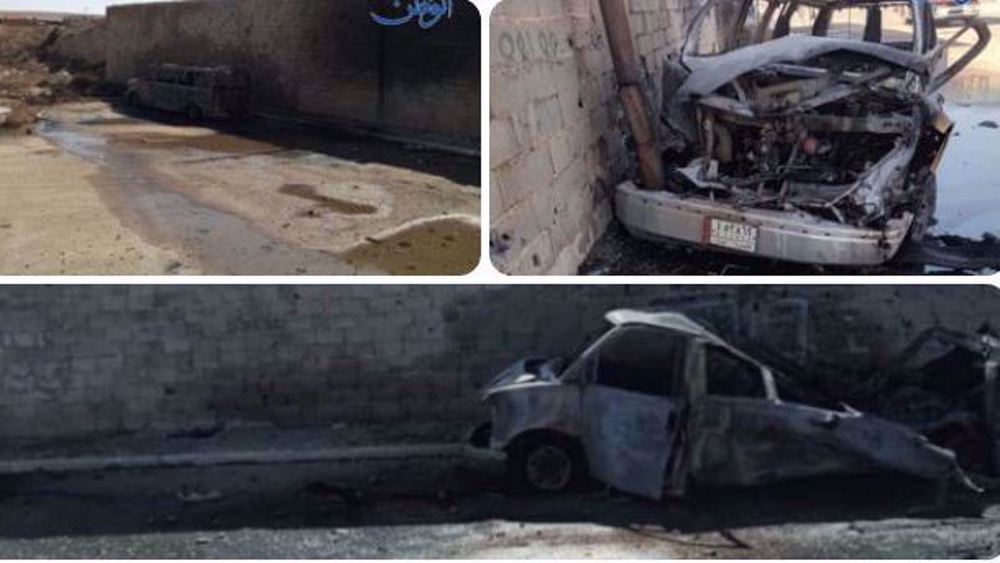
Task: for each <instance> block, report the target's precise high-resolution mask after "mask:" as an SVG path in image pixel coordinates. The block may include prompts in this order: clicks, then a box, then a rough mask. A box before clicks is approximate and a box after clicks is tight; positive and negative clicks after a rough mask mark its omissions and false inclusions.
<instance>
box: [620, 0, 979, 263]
mask: <svg viewBox="0 0 1000 563" xmlns="http://www.w3.org/2000/svg"><path fill="white" fill-rule="evenodd" d="M961 23H962V27H961V28H959V29H958V30H957V31H956V32H955V33H954V35H953V36H951V37H950V38H949V39H948V40H944V41H942V40H939V39H938V34H937V28H936V25H935V21H934V15H933V13H932V10H931V6H930V5H929V4H928V3H927V2H926V1H925V0H906V1H902V0H891V1H886V0H867V1H865V0H742V1H739V2H732V1H731V0H730V1H727V0H709V1H708V2H707V3H706V4H705V5H704V6H703V7H702V8H701V10H700V11H699V12H698V14H697V16H696V17H695V18H694V20H693V22H692V24H691V26H690V28H689V30H688V35H687V39H686V42H685V45H684V47H683V49H682V52H681V53H680V55H679V56H677V57H671V58H670V60H668V61H667V62H666V65H665V68H664V78H663V108H662V111H661V121H663V122H664V124H665V126H666V127H665V129H666V130H667V132H668V139H666V140H665V142H664V146H665V147H666V150H665V151H664V154H665V164H666V186H665V188H664V189H658V190H651V189H640V187H638V186H637V185H636V184H635V183H633V182H625V183H623V184H621V185H620V186H618V188H617V190H616V195H615V211H616V215H617V217H618V219H619V220H620V222H621V223H622V224H623V225H624V226H625V228H626V229H627V230H628V231H629V232H630V233H631V234H632V235H633V236H636V237H640V238H645V239H651V240H657V241H665V242H674V243H685V244H694V245H701V246H705V247H708V248H711V249H714V250H720V251H724V252H734V253H741V254H748V255H755V256H761V257H765V258H771V259H778V260H784V261H790V262H799V263H809V264H820V265H851V266H865V265H879V264H883V263H885V262H887V261H889V260H890V259H892V258H893V257H894V256H895V255H896V254H897V252H898V251H899V249H900V247H901V246H902V245H903V243H904V241H906V240H907V238H908V237H909V239H912V240H915V241H920V240H921V239H922V238H923V237H924V235H925V234H926V233H927V230H928V228H929V227H930V226H931V224H932V220H933V213H934V208H935V206H936V201H937V182H936V171H937V168H938V164H939V163H940V159H941V156H942V154H943V152H944V150H945V148H946V146H947V142H948V139H949V137H950V135H951V133H952V129H953V123H952V122H951V121H950V120H949V118H948V117H947V116H946V115H945V113H944V111H943V109H942V104H943V98H942V96H941V95H940V94H939V90H940V89H941V87H942V86H943V85H944V84H945V83H946V82H948V81H949V80H950V79H951V78H953V77H954V76H955V75H956V74H957V73H958V72H960V71H961V70H962V69H963V68H965V67H966V66H967V65H968V64H969V63H970V62H971V61H972V60H973V59H975V58H976V57H977V56H978V55H979V54H980V53H981V52H982V51H983V49H985V47H986V45H987V44H988V42H989V40H990V32H989V29H988V28H987V27H986V25H985V24H984V23H983V22H981V21H979V20H977V19H974V18H967V19H962V20H961ZM716 30H717V31H716ZM972 35H975V36H976V38H975V41H971V42H969V43H968V44H966V43H962V42H961V41H964V39H966V38H968V37H969V36H972ZM960 45H962V46H965V45H971V46H968V47H967V49H966V50H965V51H964V52H961V55H960V56H958V57H956V58H955V60H953V61H948V60H947V59H948V58H949V57H950V56H953V55H954V51H955V50H956V49H958V50H960V48H959V46H960Z"/></svg>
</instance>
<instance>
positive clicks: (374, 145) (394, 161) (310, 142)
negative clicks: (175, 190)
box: [112, 100, 480, 186]
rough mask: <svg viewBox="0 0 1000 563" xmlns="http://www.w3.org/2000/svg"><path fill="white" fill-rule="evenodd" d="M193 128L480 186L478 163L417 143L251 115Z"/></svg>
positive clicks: (135, 111)
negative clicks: (420, 145)
mask: <svg viewBox="0 0 1000 563" xmlns="http://www.w3.org/2000/svg"><path fill="white" fill-rule="evenodd" d="M112 104H113V107H114V109H115V111H117V112H120V113H121V114H123V115H126V116H128V117H130V118H135V119H142V120H145V121H153V122H157V123H161V124H164V125H172V126H185V125H192V123H191V122H190V121H189V120H187V119H186V118H185V117H183V116H180V115H176V114H172V113H167V112H162V111H157V110H152V109H145V108H136V107H133V106H129V105H127V104H125V103H122V102H120V101H115V100H112ZM197 125H203V126H207V127H211V128H212V129H215V130H216V131H218V132H220V133H224V134H229V135H233V136H237V137H241V138H244V139H250V140H253V141H258V142H261V143H267V144H271V145H276V146H279V147H283V148H285V149H288V150H303V151H309V152H315V153H319V154H325V155H327V156H332V157H334V158H340V159H344V160H350V161H352V162H357V163H361V164H382V165H386V166H393V167H398V168H406V169H409V170H416V171H418V172H422V173H425V174H431V175H434V176H440V177H443V178H447V179H449V180H451V181H453V182H456V183H458V184H462V185H466V186H479V184H480V169H479V158H477V157H473V156H466V155H461V154H455V153H449V152H444V151H441V150H434V149H422V148H418V143H414V144H413V145H406V144H403V143H401V142H394V141H387V140H383V139H378V138H374V137H371V136H365V135H362V134H359V133H353V132H349V131H345V130H342V129H338V128H336V127H334V126H327V125H320V124H308V123H303V122H292V121H281V120H278V119H271V118H262V117H254V116H249V117H246V118H243V119H241V120H224V119H210V120H205V121H204V122H201V123H197Z"/></svg>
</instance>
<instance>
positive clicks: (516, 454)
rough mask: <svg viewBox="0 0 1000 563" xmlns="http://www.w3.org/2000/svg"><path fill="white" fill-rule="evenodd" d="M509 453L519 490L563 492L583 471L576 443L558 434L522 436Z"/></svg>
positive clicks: (581, 456)
mask: <svg viewBox="0 0 1000 563" xmlns="http://www.w3.org/2000/svg"><path fill="white" fill-rule="evenodd" d="M508 456H509V457H508V460H507V463H508V470H509V473H510V477H511V481H512V483H513V484H514V485H515V486H516V487H517V488H518V489H519V490H521V491H527V492H533V493H541V494H556V493H562V492H565V491H568V490H571V489H573V488H574V487H575V486H576V485H578V484H579V483H580V482H581V481H582V479H583V477H584V474H585V472H586V469H585V466H584V463H583V455H582V452H581V450H580V448H579V446H578V445H577V444H576V443H575V442H574V441H572V440H570V439H568V438H564V437H561V436H556V435H546V436H539V437H532V438H528V439H525V440H522V441H520V442H519V443H517V444H515V445H514V446H513V447H512V448H511V449H510V450H509V451H508Z"/></svg>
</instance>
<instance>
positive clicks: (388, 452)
mask: <svg viewBox="0 0 1000 563" xmlns="http://www.w3.org/2000/svg"><path fill="white" fill-rule="evenodd" d="M397 459H407V460H420V459H425V460H426V459H500V457H498V454H496V453H495V452H492V451H490V450H483V449H480V448H473V447H471V446H467V445H464V444H417V445H389V446H362V447H349V448H321V449H311V450H231V451H214V452H213V451H203V452H184V453H171V454H143V455H131V456H130V455H106V456H82V457H53V458H32V459H12V460H3V461H0V475H24V474H31V473H41V472H48V473H71V472H86V471H99V470H107V469H157V468H170V467H218V466H227V465H274V464H299V463H321V462H326V463H350V462H366V461H382V460H397Z"/></svg>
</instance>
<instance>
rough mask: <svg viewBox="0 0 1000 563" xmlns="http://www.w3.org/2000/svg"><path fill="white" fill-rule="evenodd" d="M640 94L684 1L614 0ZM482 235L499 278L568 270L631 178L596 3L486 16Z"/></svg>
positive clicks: (559, 2)
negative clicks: (486, 186)
mask: <svg viewBox="0 0 1000 563" xmlns="http://www.w3.org/2000/svg"><path fill="white" fill-rule="evenodd" d="M626 1H627V3H628V9H629V14H630V15H631V24H632V31H633V35H634V37H635V43H636V48H637V50H638V52H639V55H640V58H641V63H642V67H643V69H644V70H645V74H646V90H647V92H648V93H649V95H650V97H651V99H652V101H653V103H654V107H659V103H660V101H659V100H660V92H659V90H660V74H661V69H662V67H663V61H664V60H665V59H666V56H667V55H668V54H669V53H670V52H671V51H672V50H674V49H676V48H677V47H678V46H679V44H680V42H681V41H682V39H683V36H684V32H683V30H684V27H685V26H686V24H687V22H688V19H689V18H690V17H691V15H692V14H693V13H694V9H695V6H696V5H697V4H698V2H696V1H695V0H626ZM490 88H491V94H490V97H491V100H490V190H491V191H490V197H491V199H490V214H491V224H492V230H491V232H490V240H491V249H492V251H493V259H494V263H495V264H496V265H497V266H498V267H499V268H500V269H501V270H502V271H504V272H507V273H511V274H545V273H549V274H575V273H576V268H577V266H578V265H579V263H580V262H581V261H582V260H583V257H584V256H586V254H587V252H588V251H589V249H590V247H591V245H592V244H593V242H594V240H595V239H596V238H597V237H598V236H599V235H600V234H601V233H602V232H603V231H604V228H605V227H606V226H607V223H608V221H609V220H610V217H611V209H610V203H609V199H608V196H609V192H610V190H611V189H613V187H614V185H615V184H617V183H618V182H620V181H621V180H623V179H625V178H627V177H629V176H630V174H632V169H633V163H632V157H631V156H630V155H629V151H628V150H627V149H626V134H627V132H628V127H627V124H626V122H625V117H624V114H623V112H622V110H621V107H620V105H619V103H618V98H617V87H616V81H615V76H614V69H613V67H612V63H611V55H610V52H609V49H608V44H607V39H606V37H605V33H604V23H603V20H602V18H601V12H600V8H599V6H598V0H504V1H503V2H502V3H500V4H499V5H498V6H497V7H496V8H495V9H494V11H493V15H492V17H491V19H490Z"/></svg>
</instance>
